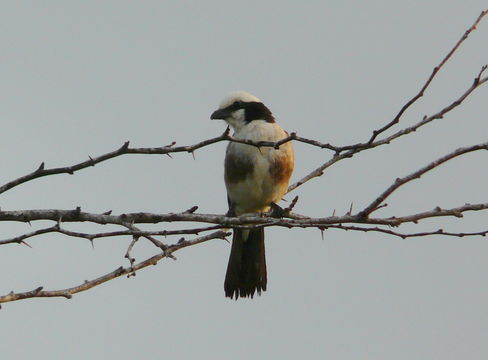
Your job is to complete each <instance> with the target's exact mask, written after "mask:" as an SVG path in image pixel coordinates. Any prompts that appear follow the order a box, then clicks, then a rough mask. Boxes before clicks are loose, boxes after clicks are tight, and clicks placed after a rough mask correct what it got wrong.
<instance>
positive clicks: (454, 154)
mask: <svg viewBox="0 0 488 360" xmlns="http://www.w3.org/2000/svg"><path fill="white" fill-rule="evenodd" d="M478 150H488V142H486V143H483V144H478V145H473V146H469V147H465V148H460V149H457V150H456V151H453V152H451V153H449V154H447V155H444V156H442V157H441V158H439V159H437V160H435V161H433V162H431V163H430V164H428V165H427V166H424V167H423V168H421V169H419V170H417V171H415V172H413V173H412V174H410V175H407V176H405V177H403V178H397V179H396V180H395V182H394V183H393V184H392V185H390V187H388V189H386V190H385V191H384V192H383V193H382V194H381V195H379V196H378V197H377V198H376V199H375V200H374V201H373V202H372V203H371V204H369V205H368V206H367V207H366V208H364V210H362V211H361V212H360V213H359V214H358V215H359V216H360V217H367V216H369V215H370V214H371V213H372V212H373V211H375V210H376V209H378V207H379V206H380V204H381V203H382V202H383V201H384V200H385V199H386V198H387V197H388V196H390V195H391V194H392V193H393V192H394V191H395V190H397V189H398V188H399V187H400V186H402V185H404V184H406V183H408V182H410V181H412V180H414V179H419V178H420V177H421V176H422V175H424V174H425V173H426V172H428V171H430V170H432V169H434V168H436V167H438V166H439V165H441V164H443V163H445V162H447V161H449V160H452V159H454V158H456V157H458V156H461V155H464V154H466V153H469V152H473V151H478Z"/></svg>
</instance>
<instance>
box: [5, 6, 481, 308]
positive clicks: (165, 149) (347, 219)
mask: <svg viewBox="0 0 488 360" xmlns="http://www.w3.org/2000/svg"><path fill="white" fill-rule="evenodd" d="M486 14H488V10H485V11H483V12H481V14H480V15H479V17H478V18H477V19H476V20H475V22H474V23H473V25H472V26H471V27H470V28H469V29H468V30H466V32H465V33H464V34H463V36H462V37H461V38H460V39H459V40H458V41H457V42H456V44H455V45H454V47H453V48H452V49H451V50H450V51H449V53H448V54H447V55H446V56H445V57H444V58H443V59H442V60H441V62H440V63H439V65H437V66H436V67H435V68H434V69H433V71H432V73H431V75H430V76H429V78H428V79H427V81H426V82H425V83H424V84H423V86H422V87H421V89H420V90H419V92H418V93H417V94H416V95H415V96H414V97H412V98H411V99H410V100H409V101H408V102H407V103H405V105H403V107H402V108H401V109H400V111H399V112H398V114H397V115H396V116H395V117H394V118H393V120H391V121H390V122H388V123H387V124H386V125H384V126H383V127H381V128H380V129H377V130H374V131H373V134H372V135H371V137H370V138H369V139H368V140H367V141H366V142H363V143H357V144H353V145H346V146H335V145H332V144H330V143H322V142H320V141H317V140H313V139H309V138H305V137H301V136H298V135H297V134H296V133H295V132H293V133H291V134H290V135H289V136H288V137H286V138H285V139H283V140H281V141H278V142H276V143H275V142H267V141H260V142H253V141H250V140H242V139H237V138H234V137H233V136H231V135H230V134H229V129H227V130H226V131H225V132H224V133H223V134H222V135H220V136H217V137H214V138H212V139H208V140H204V141H201V142H199V143H196V144H193V145H187V146H176V143H175V142H172V143H170V144H169V145H165V146H162V147H152V148H131V147H129V142H128V141H127V142H125V143H124V144H123V145H122V146H121V147H120V148H118V149H117V150H114V151H111V152H108V153H106V154H103V155H99V156H97V157H90V156H89V157H88V160H85V161H82V162H79V163H77V164H74V165H71V166H66V167H57V168H48V169H46V168H45V164H44V163H42V164H41V165H40V166H39V167H38V168H37V169H36V170H34V171H33V172H31V173H29V174H26V175H24V176H21V177H19V178H17V179H14V180H12V181H9V182H7V183H6V184H4V185H3V186H0V194H1V193H4V192H6V191H8V190H10V189H12V188H14V187H16V186H19V185H21V184H23V183H25V182H28V181H32V180H35V179H38V178H41V177H45V176H50V175H56V174H74V173H75V172H77V171H80V170H82V169H85V168H88V167H91V166H95V165H97V164H99V163H101V162H104V161H108V160H110V159H113V158H116V157H119V156H122V155H126V154H157V155H168V156H169V157H171V154H172V153H178V152H183V153H185V152H186V153H191V154H193V153H194V152H195V151H196V150H198V149H201V148H203V147H206V146H209V145H212V144H215V143H218V142H222V141H233V142H240V143H244V144H248V145H251V146H256V147H264V146H267V147H275V148H278V147H279V146H281V145H282V144H284V143H286V142H288V141H296V142H302V143H305V144H308V145H311V146H315V147H319V148H321V149H326V150H330V151H332V152H333V155H332V157H331V158H330V159H329V160H328V161H326V162H325V163H323V164H322V165H320V166H319V167H318V168H316V169H315V170H313V171H312V172H310V173H309V174H308V175H306V176H304V177H303V178H302V179H301V180H299V181H298V182H296V183H294V184H292V185H291V186H290V187H289V189H288V192H290V191H293V190H295V189H296V188H297V187H299V186H301V185H302V184H304V183H306V182H308V181H309V180H311V179H313V178H315V177H318V176H321V175H322V174H323V172H324V170H325V169H327V168H329V167H331V166H332V165H334V164H336V163H337V162H339V161H340V160H343V159H347V158H352V157H353V156H354V155H356V154H357V153H359V152H361V151H364V150H368V149H372V148H375V147H378V146H382V145H387V144H390V143H391V142H392V141H394V140H396V139H398V138H400V137H402V136H405V135H407V134H410V133H413V132H415V131H416V130H418V129H419V128H421V127H423V126H424V125H426V124H428V123H430V122H432V121H434V120H437V119H442V118H443V117H444V116H445V115H446V114H448V113H449V112H450V111H451V110H453V109H454V108H456V107H458V106H459V105H461V104H462V103H463V101H464V100H465V99H466V98H467V97H468V96H470V95H471V94H472V93H473V92H474V91H475V90H476V89H478V88H479V87H480V86H481V85H483V84H484V83H485V82H486V81H487V80H488V76H486V75H484V74H485V72H486V70H487V66H486V65H485V66H483V67H482V68H481V70H480V71H479V73H478V74H477V76H476V77H475V78H474V80H473V82H472V83H471V85H470V86H469V87H468V88H467V90H465V91H464V93H462V94H461V95H460V96H459V97H458V98H457V99H456V100H454V101H452V102H451V103H449V104H448V105H446V106H445V107H444V108H443V109H441V110H440V111H438V112H437V113H434V114H433V115H430V116H424V118H423V119H422V120H420V121H419V122H417V123H416V124H414V125H412V126H409V127H405V128H403V129H400V130H398V131H397V132H395V133H393V134H392V135H389V136H386V137H383V138H381V139H378V138H379V137H380V135H382V134H383V133H384V132H386V131H387V130H389V129H390V128H392V127H393V126H394V125H396V124H398V123H399V122H400V119H401V117H402V115H403V114H404V113H405V112H406V110H407V109H409V108H410V107H411V106H412V105H413V104H414V103H415V102H416V101H417V100H418V99H419V98H421V97H422V96H423V95H424V93H425V91H426V90H427V89H428V87H429V86H430V84H431V83H432V81H433V80H434V78H435V76H436V74H437V73H438V72H439V71H440V70H441V68H442V67H443V66H444V65H445V64H446V62H447V61H448V60H449V59H450V58H451V57H452V55H453V54H454V53H455V52H456V51H457V50H458V48H459V47H460V45H461V44H462V43H463V42H464V41H465V40H466V39H467V38H468V36H469V34H470V33H471V32H473V31H474V30H475V29H476V27H477V25H478V24H479V22H480V21H481V19H482V18H483V17H484V16H485V15H486ZM478 150H488V142H485V143H481V144H478V145H473V146H468V147H465V148H460V149H457V150H455V151H453V152H451V153H449V154H446V155H444V156H443V157H440V158H439V159H437V160H435V161H432V162H430V163H429V164H428V165H426V166H424V167H422V168H421V169H419V170H417V171H414V172H413V173H411V174H409V175H406V176H404V177H402V178H398V179H397V180H396V181H395V182H394V183H393V184H392V185H390V186H389V187H388V188H387V189H386V190H385V191H383V192H382V193H381V194H379V195H378V196H377V197H376V199H375V200H373V201H372V202H371V203H370V204H369V205H367V206H366V207H365V208H364V209H362V210H360V211H359V212H357V213H355V214H353V213H352V209H351V210H350V211H349V212H348V213H346V214H345V215H343V216H336V215H335V214H334V215H333V216H328V217H320V218H311V217H307V216H304V215H300V214H298V213H294V212H292V210H293V207H294V205H295V204H296V201H297V197H295V199H294V200H293V201H292V203H291V204H290V206H289V207H288V208H287V209H284V211H281V212H277V213H278V214H280V215H279V216H277V215H276V213H275V212H270V213H269V214H264V215H263V214H246V215H243V216H240V217H227V216H224V215H218V214H200V213H197V212H196V210H197V207H196V206H195V207H192V208H191V209H188V210H186V211H183V212H179V213H169V214H154V213H145V212H138V213H127V214H120V215H113V214H112V212H111V211H107V212H104V213H101V214H95V213H89V212H84V211H81V208H79V207H78V208H76V209H74V210H60V209H40V210H17V211H0V222H1V221H16V222H24V223H30V222H36V221H40V220H44V221H45V220H48V221H53V222H54V225H52V226H49V227H46V228H42V229H38V230H34V231H32V232H29V233H25V234H22V235H19V236H15V237H12V238H8V239H4V240H0V245H6V244H24V245H27V246H30V245H29V244H28V243H27V242H26V240H27V239H31V238H34V237H38V236H40V235H43V234H48V233H60V234H64V235H66V236H69V237H76V238H82V239H87V240H89V241H90V242H91V243H92V244H93V241H94V240H95V239H101V238H107V237H117V236H119V237H120V236H122V237H124V238H125V237H127V236H130V237H131V239H132V240H131V242H130V243H129V245H128V247H127V251H126V253H125V257H126V258H127V259H128V260H129V266H127V267H119V268H117V269H115V270H114V271H111V272H109V273H107V274H105V275H102V276H100V277H98V278H96V279H93V280H90V281H85V282H83V283H82V284H80V285H77V286H74V287H71V288H67V289H61V290H44V289H43V287H42V286H41V287H38V288H36V289H33V290H30V291H26V292H18V293H14V292H10V293H9V294H7V295H4V296H0V303H2V302H9V301H15V300H21V299H26V298H33V297H65V298H71V297H72V295H73V294H76V293H78V292H81V291H86V290H89V289H91V288H93V287H95V286H98V285H100V284H103V283H105V282H107V281H110V280H113V279H115V278H118V277H120V276H122V275H127V276H132V275H134V274H135V272H136V271H138V270H140V269H143V268H145V267H147V266H149V265H156V264H157V263H158V261H159V260H161V259H163V258H172V259H174V256H173V253H174V252H176V251H178V250H180V249H182V248H185V247H188V246H193V245H196V244H199V243H202V242H206V241H209V240H212V239H226V237H227V236H228V235H230V233H228V232H226V230H225V229H226V228H228V227H234V228H235V227H242V228H254V227H270V226H279V227H285V228H297V227H298V228H317V229H319V230H321V231H322V232H323V231H324V230H327V229H340V230H347V231H361V232H380V233H383V234H387V235H391V236H395V237H399V238H402V239H406V238H411V237H422V236H435V235H443V236H455V237H473V236H483V237H484V236H486V235H487V234H488V230H483V231H477V232H475V231H471V232H450V231H445V230H444V229H436V230H432V231H425V232H417V233H402V232H399V231H396V230H392V229H391V228H392V227H400V226H401V225H402V224H407V223H415V224H416V223H418V222H419V221H421V220H424V219H429V218H434V217H457V218H462V217H463V216H464V214H465V213H467V212H470V211H483V210H488V203H478V204H464V205H461V206H458V207H455V208H450V209H442V208H440V207H435V208H433V209H431V210H426V211H423V212H418V213H415V214H409V215H403V216H390V217H376V218H375V217H372V216H371V214H373V213H374V212H375V211H376V210H377V209H380V208H383V207H385V206H387V204H386V203H385V200H386V199H387V198H388V197H389V196H390V195H391V194H393V193H394V192H395V191H396V190H398V189H399V188H400V187H401V186H403V185H405V184H407V183H409V182H411V181H413V180H415V179H419V178H420V177H421V176H422V175H424V174H426V173H427V172H429V171H432V170H433V169H435V168H437V167H438V166H440V165H441V164H443V163H445V162H448V161H450V160H452V159H454V158H456V157H458V156H461V155H464V154H467V153H470V152H474V151H478ZM72 222H89V223H94V224H99V225H107V224H111V225H115V226H120V227H122V228H124V230H117V231H106V232H97V233H84V232H76V231H72V230H69V229H67V228H65V227H64V224H67V223H72ZM167 222H194V223H205V224H207V225H206V226H202V227H197V228H190V229H188V228H185V229H179V230H159V231H147V230H142V229H140V228H139V227H137V226H136V225H135V224H160V223H167ZM207 232H210V233H208V234H206V235H200V234H201V233H207ZM189 234H190V235H199V236H197V237H195V238H193V239H190V240H186V239H185V238H184V237H182V238H180V239H179V240H178V241H177V242H176V243H173V244H166V243H164V242H163V241H162V240H160V239H158V237H167V236H178V235H189ZM140 238H144V239H147V240H148V241H150V242H151V243H152V244H153V245H154V246H155V247H156V248H157V249H158V253H157V254H156V255H153V256H152V257H149V258H147V259H145V260H144V261H141V262H136V259H134V258H133V257H132V255H131V251H132V249H133V247H134V246H135V245H136V243H137V242H138V240H139V239H140Z"/></svg>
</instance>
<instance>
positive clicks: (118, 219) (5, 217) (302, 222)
mask: <svg viewBox="0 0 488 360" xmlns="http://www.w3.org/2000/svg"><path fill="white" fill-rule="evenodd" d="M486 209H488V203H480V204H466V205H463V206H461V207H457V208H453V209H444V210H443V209H441V208H438V207H437V208H435V209H434V210H431V211H427V212H423V213H418V214H414V215H408V216H403V217H388V218H369V217H365V216H363V215H361V213H358V214H356V215H348V214H346V215H343V216H329V217H321V218H311V217H308V216H303V215H299V214H296V213H290V214H287V215H286V217H285V218H275V217H270V216H269V215H268V216H267V215H266V214H260V213H256V214H244V215H241V216H238V217H228V216H224V215H218V214H197V213H194V214H188V213H169V214H154V213H144V212H137V213H127V214H121V215H100V214H93V213H87V212H79V213H73V211H72V210H52V209H51V210H17V211H0V221H19V222H32V221H37V220H51V221H57V219H58V218H59V216H56V215H60V214H61V215H65V216H63V222H92V223H97V224H117V225H124V222H125V221H127V220H130V221H129V222H130V223H133V224H156V223H163V222H200V223H210V224H217V225H218V226H221V227H223V228H225V227H243V228H252V227H256V226H266V227H268V226H281V227H287V228H292V227H302V228H304V227H320V226H321V225H332V224H345V223H360V224H381V225H389V226H398V225H400V224H402V223H407V222H417V221H418V220H421V219H425V218H431V217H439V216H456V217H462V213H464V212H466V211H480V210H486ZM60 232H63V233H68V232H67V231H65V230H63V231H60ZM138 233H139V232H134V234H138ZM140 233H141V236H143V235H144V232H142V231H141V232H140ZM148 233H151V232H148ZM129 234H130V233H128V235H129ZM11 242H12V241H10V243H11Z"/></svg>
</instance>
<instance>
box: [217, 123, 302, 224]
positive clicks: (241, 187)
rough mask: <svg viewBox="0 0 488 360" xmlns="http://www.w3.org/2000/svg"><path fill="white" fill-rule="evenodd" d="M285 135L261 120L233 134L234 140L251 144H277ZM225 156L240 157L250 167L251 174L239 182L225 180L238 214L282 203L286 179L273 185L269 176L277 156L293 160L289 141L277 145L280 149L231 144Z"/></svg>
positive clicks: (279, 129)
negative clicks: (251, 142) (250, 141)
mask: <svg viewBox="0 0 488 360" xmlns="http://www.w3.org/2000/svg"><path fill="white" fill-rule="evenodd" d="M286 136H287V134H286V132H285V131H284V130H283V129H282V128H281V127H280V126H279V125H278V124H276V123H268V122H266V121H264V120H254V121H252V122H250V123H249V124H247V125H246V126H244V127H242V128H241V129H239V131H238V132H236V133H235V134H234V137H236V138H240V139H249V140H253V141H278V140H281V139H283V138H285V137H286ZM227 156H235V157H239V158H240V159H244V160H245V161H244V162H251V163H252V164H253V171H252V173H251V174H248V175H247V176H246V177H245V178H244V179H242V180H241V181H237V182H230V181H226V187H227V194H228V196H229V198H230V200H231V201H232V202H233V204H234V205H235V212H236V214H237V215H240V214H243V213H249V212H262V211H266V210H268V208H269V204H270V203H271V202H278V201H280V200H281V198H282V196H283V195H284V194H285V192H286V190H287V188H288V179H287V180H286V182H280V183H276V182H275V181H274V180H273V178H272V177H271V176H270V165H271V164H273V163H274V160H275V158H276V157H280V156H291V157H293V148H292V144H291V142H288V143H286V144H284V145H282V146H280V148H279V149H274V148H271V147H261V148H257V147H255V146H251V145H245V144H240V143H235V142H231V143H229V145H228V146H227ZM226 178H227V177H226Z"/></svg>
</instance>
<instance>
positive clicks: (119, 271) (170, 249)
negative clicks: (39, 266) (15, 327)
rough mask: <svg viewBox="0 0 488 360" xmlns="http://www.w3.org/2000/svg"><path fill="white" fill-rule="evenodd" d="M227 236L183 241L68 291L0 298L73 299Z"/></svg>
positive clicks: (0, 300)
mask: <svg viewBox="0 0 488 360" xmlns="http://www.w3.org/2000/svg"><path fill="white" fill-rule="evenodd" d="M226 236H229V233H227V232H225V231H216V232H213V233H211V234H208V235H205V236H200V237H197V238H195V239H192V240H182V241H180V242H179V243H178V244H175V245H171V246H169V247H168V248H167V249H166V250H165V251H163V252H161V253H160V254H157V255H154V256H152V257H150V258H148V259H146V260H144V261H142V262H140V263H137V264H135V265H133V266H129V267H122V266H121V267H119V268H117V269H115V270H114V271H112V272H110V273H108V274H105V275H102V276H100V277H98V278H96V279H93V280H89V281H88V280H87V281H84V282H83V283H82V284H80V285H77V286H73V287H71V288H67V289H62V290H43V287H42V286H40V287H38V288H36V289H34V290H31V291H26V292H18V293H14V292H10V293H9V294H7V295H3V296H0V303H5V302H9V301H15V300H22V299H28V298H34V297H65V298H67V299H71V298H72V296H73V295H74V294H76V293H79V292H82V291H86V290H89V289H91V288H93V287H95V286H98V285H101V284H103V283H105V282H107V281H110V280H113V279H116V278H118V277H120V276H122V275H128V274H131V273H132V272H134V271H137V270H140V269H143V268H145V267H148V266H149V265H156V264H157V263H158V261H159V260H161V259H163V258H165V257H170V256H172V253H174V252H175V251H177V250H180V249H183V248H185V247H188V246H193V245H196V244H200V243H203V242H206V241H209V240H212V239H225V237H226Z"/></svg>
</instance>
